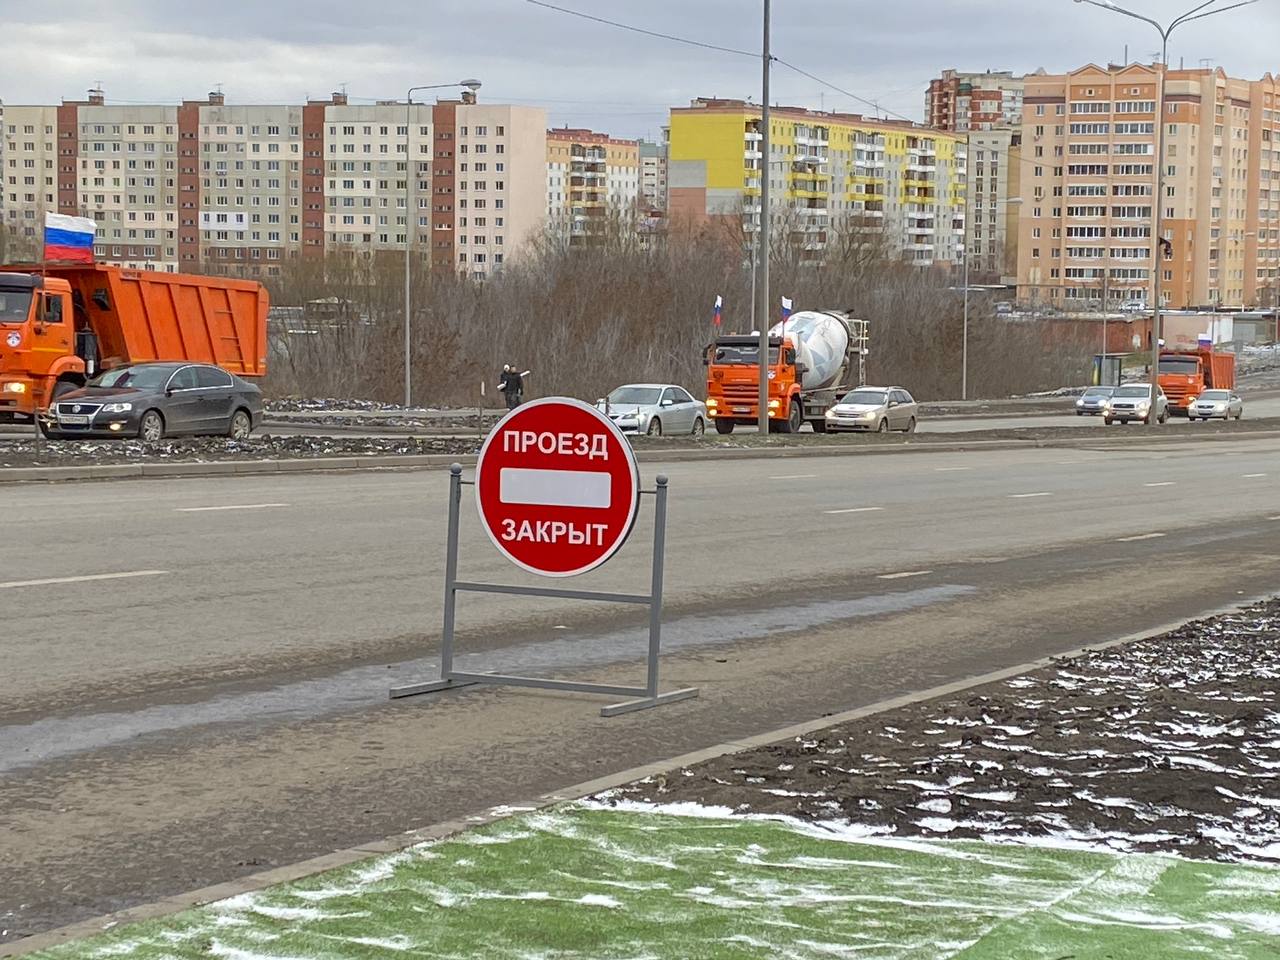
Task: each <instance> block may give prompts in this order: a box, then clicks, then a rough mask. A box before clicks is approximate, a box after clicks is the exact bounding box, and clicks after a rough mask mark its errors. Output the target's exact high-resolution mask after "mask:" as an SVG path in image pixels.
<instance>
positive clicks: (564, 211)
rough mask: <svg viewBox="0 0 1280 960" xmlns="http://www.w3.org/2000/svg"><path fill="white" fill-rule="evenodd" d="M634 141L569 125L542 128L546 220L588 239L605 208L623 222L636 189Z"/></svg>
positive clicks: (560, 231) (563, 232)
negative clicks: (544, 147) (545, 167)
mask: <svg viewBox="0 0 1280 960" xmlns="http://www.w3.org/2000/svg"><path fill="white" fill-rule="evenodd" d="M639 151H640V147H639V143H637V141H635V140H620V139H618V138H616V137H610V136H609V135H608V134H604V133H596V132H594V131H591V130H581V129H571V128H568V127H564V128H560V129H556V130H548V131H547V223H548V225H549V226H550V227H551V229H552V231H553V232H554V233H555V234H556V235H558V236H560V237H564V238H568V240H569V242H570V243H587V242H588V241H589V239H590V236H591V234H592V232H593V230H594V229H595V228H596V227H598V226H599V225H600V224H601V223H602V222H603V220H604V218H605V217H607V215H608V214H609V213H610V211H615V212H617V213H619V214H622V215H624V216H625V217H626V218H627V219H628V220H629V219H630V216H631V214H632V213H633V212H634V211H635V209H636V204H637V202H638V199H639V190H640V156H639Z"/></svg>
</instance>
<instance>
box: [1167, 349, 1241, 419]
mask: <svg viewBox="0 0 1280 960" xmlns="http://www.w3.org/2000/svg"><path fill="white" fill-rule="evenodd" d="M1235 371H1236V358H1235V354H1232V353H1221V352H1218V351H1216V350H1214V349H1213V348H1212V347H1208V346H1206V347H1203V348H1202V349H1199V350H1194V351H1192V350H1166V351H1163V352H1162V353H1161V354H1160V371H1159V378H1158V382H1159V384H1160V389H1161V390H1163V391H1164V393H1165V396H1166V397H1168V399H1169V412H1170V413H1175V414H1179V415H1182V416H1186V415H1187V411H1188V410H1189V409H1190V407H1191V405H1192V404H1193V403H1195V400H1196V398H1197V397H1198V396H1200V394H1202V393H1204V391H1206V390H1232V389H1234V387H1235V385H1236V377H1235Z"/></svg>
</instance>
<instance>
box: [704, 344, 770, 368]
mask: <svg viewBox="0 0 1280 960" xmlns="http://www.w3.org/2000/svg"><path fill="white" fill-rule="evenodd" d="M759 355H760V350H759V348H758V347H757V346H756V345H755V344H741V345H739V344H723V343H719V344H716V354H715V357H716V358H715V362H716V363H748V364H754V363H755V362H756V358H757V357H758V356H759ZM769 362H770V363H771V364H772V363H777V362H778V348H777V347H770V348H769Z"/></svg>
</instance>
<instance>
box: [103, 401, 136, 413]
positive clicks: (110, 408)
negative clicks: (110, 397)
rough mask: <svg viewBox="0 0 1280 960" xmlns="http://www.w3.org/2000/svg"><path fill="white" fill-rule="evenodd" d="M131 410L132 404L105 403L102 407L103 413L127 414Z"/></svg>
mask: <svg viewBox="0 0 1280 960" xmlns="http://www.w3.org/2000/svg"><path fill="white" fill-rule="evenodd" d="M132 409H133V404H132V403H107V404H103V406H102V412H103V413H128V412H129V411H130V410H132Z"/></svg>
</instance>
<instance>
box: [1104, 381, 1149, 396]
mask: <svg viewBox="0 0 1280 960" xmlns="http://www.w3.org/2000/svg"><path fill="white" fill-rule="evenodd" d="M1112 396H1115V397H1127V398H1129V399H1133V398H1134V397H1150V396H1151V385H1150V384H1149V383H1133V384H1130V385H1129V386H1127V387H1119V388H1118V389H1117V390H1116V392H1115V393H1114V394H1112Z"/></svg>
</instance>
